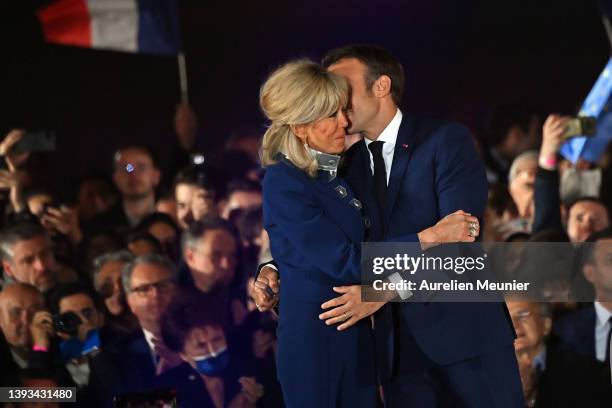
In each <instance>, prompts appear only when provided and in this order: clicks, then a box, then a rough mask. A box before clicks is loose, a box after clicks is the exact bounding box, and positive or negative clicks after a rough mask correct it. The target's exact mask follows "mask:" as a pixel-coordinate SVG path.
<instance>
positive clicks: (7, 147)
mask: <svg viewBox="0 0 612 408" xmlns="http://www.w3.org/2000/svg"><path fill="white" fill-rule="evenodd" d="M24 135H25V131H24V130H22V129H13V130H11V131H10V132H9V133H8V135H6V137H5V138H4V140H3V141H2V142H1V143H0V156H4V158H5V160H6V164H7V165H8V169H9V171H11V172H14V171H15V170H16V169H17V167H19V166H20V165H21V164H22V163H23V162H25V161H26V160H27V159H28V157H29V155H30V153H29V152H25V153H20V154H15V153H13V152H11V150H12V149H13V147H14V146H15V145H16V144H17V143H18V142H19V141H20V140H21V139H22V138H23V136H24Z"/></svg>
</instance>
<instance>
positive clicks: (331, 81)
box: [259, 60, 348, 177]
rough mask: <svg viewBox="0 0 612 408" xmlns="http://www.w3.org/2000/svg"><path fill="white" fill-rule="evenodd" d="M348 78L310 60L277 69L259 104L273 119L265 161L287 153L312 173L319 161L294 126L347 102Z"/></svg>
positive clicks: (264, 147) (264, 148) (328, 113)
mask: <svg viewBox="0 0 612 408" xmlns="http://www.w3.org/2000/svg"><path fill="white" fill-rule="evenodd" d="M347 98H348V85H347V83H346V80H345V79H344V78H343V77H341V76H339V75H336V74H332V73H331V72H328V71H327V70H326V69H325V68H324V67H323V66H321V65H319V64H316V63H314V62H312V61H309V60H296V61H291V62H288V63H286V64H285V65H283V66H281V67H280V68H278V69H276V70H275V71H274V72H273V73H272V74H271V75H270V76H269V77H268V79H267V80H266V81H265V82H264V84H263V85H262V87H261V89H260V91H259V106H260V107H261V110H262V111H263V113H264V114H265V115H266V117H267V118H268V119H269V120H270V126H269V127H268V129H267V131H266V133H265V134H264V137H263V143H262V148H261V153H260V155H261V163H262V164H263V166H264V167H265V166H269V165H271V164H274V163H276V162H277V161H278V157H277V156H278V154H279V153H282V154H284V155H285V156H286V157H287V158H288V159H289V160H290V161H291V162H292V163H293V164H294V165H295V166H296V167H298V168H299V169H301V170H302V171H304V172H306V173H308V174H309V175H310V176H311V177H314V176H316V174H317V162H316V160H315V159H313V158H312V157H311V156H310V154H309V153H308V152H307V150H306V149H305V148H304V145H303V143H302V142H301V141H300V139H299V138H298V137H297V136H296V135H295V134H294V133H293V131H292V129H291V127H292V126H296V125H305V124H308V123H312V122H315V121H317V120H319V119H323V118H327V117H329V116H331V115H332V114H334V112H336V111H337V110H338V109H339V108H341V107H343V106H344V105H345V104H346V101H347Z"/></svg>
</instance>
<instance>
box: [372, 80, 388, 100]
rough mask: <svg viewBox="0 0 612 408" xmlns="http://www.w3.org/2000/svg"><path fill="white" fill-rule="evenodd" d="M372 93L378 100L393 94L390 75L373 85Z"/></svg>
mask: <svg viewBox="0 0 612 408" xmlns="http://www.w3.org/2000/svg"><path fill="white" fill-rule="evenodd" d="M372 93H373V94H374V96H376V97H377V98H384V97H385V96H387V95H390V94H391V78H389V76H388V75H381V76H379V77H378V79H377V80H376V81H374V83H373V84H372Z"/></svg>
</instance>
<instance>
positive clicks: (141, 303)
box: [118, 254, 181, 392]
mask: <svg viewBox="0 0 612 408" xmlns="http://www.w3.org/2000/svg"><path fill="white" fill-rule="evenodd" d="M176 278H177V272H176V268H175V267H174V265H173V264H172V263H171V262H170V260H169V259H168V258H166V257H165V256H162V255H158V254H150V255H143V256H140V257H138V258H136V259H135V260H134V261H132V262H130V263H128V264H127V265H126V266H125V267H124V268H123V271H122V273H121V280H122V285H123V289H124V290H125V293H126V296H127V303H128V305H129V307H130V310H131V311H132V313H134V315H135V316H136V318H137V319H138V323H139V325H140V330H137V331H136V333H135V334H134V335H132V336H130V337H128V338H127V339H126V341H124V342H123V343H122V344H121V345H120V347H119V356H118V363H119V366H120V373H121V376H122V379H121V381H120V391H122V392H135V391H140V390H145V389H147V388H149V387H151V386H152V384H153V381H154V380H155V377H156V376H157V375H159V374H161V373H162V372H164V371H166V370H167V369H169V368H172V367H174V366H176V365H178V364H180V363H181V360H180V357H179V356H178V355H177V354H176V353H174V352H172V351H170V350H169V349H168V348H167V347H166V346H165V345H164V343H163V342H162V340H161V330H160V318H161V316H162V314H163V313H164V312H165V310H166V309H167V307H168V305H169V304H170V301H171V300H172V298H173V296H174V293H175V291H176Z"/></svg>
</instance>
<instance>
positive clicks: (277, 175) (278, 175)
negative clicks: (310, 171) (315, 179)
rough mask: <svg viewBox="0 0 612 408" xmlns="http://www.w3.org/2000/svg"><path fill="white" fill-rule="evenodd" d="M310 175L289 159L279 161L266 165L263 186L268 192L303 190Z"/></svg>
mask: <svg viewBox="0 0 612 408" xmlns="http://www.w3.org/2000/svg"><path fill="white" fill-rule="evenodd" d="M309 179H310V177H308V175H307V174H305V173H304V172H303V171H301V170H300V169H298V168H297V167H295V166H294V165H293V164H291V163H290V162H288V161H287V160H282V161H279V162H278V163H275V164H272V165H270V166H267V167H266V172H265V174H264V177H263V181H262V187H263V191H264V195H266V192H268V194H269V193H271V192H275V191H278V192H280V191H285V190H293V191H303V190H304V189H306V188H307V185H308V181H309Z"/></svg>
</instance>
